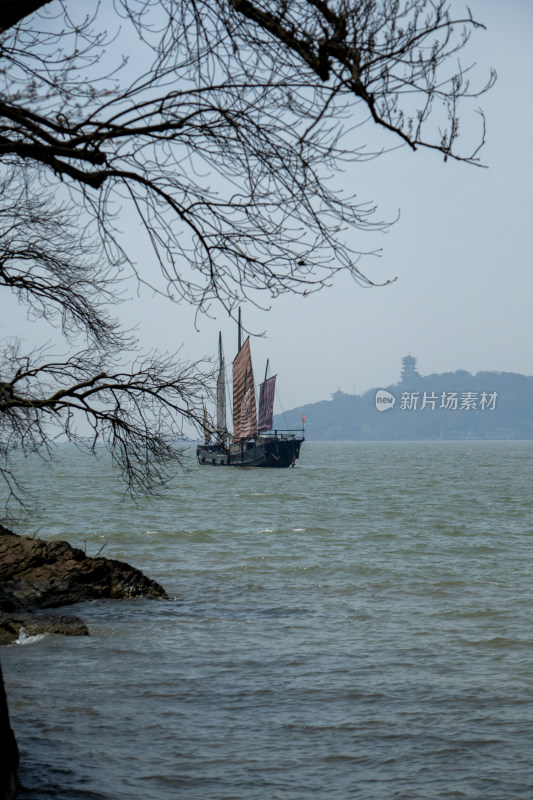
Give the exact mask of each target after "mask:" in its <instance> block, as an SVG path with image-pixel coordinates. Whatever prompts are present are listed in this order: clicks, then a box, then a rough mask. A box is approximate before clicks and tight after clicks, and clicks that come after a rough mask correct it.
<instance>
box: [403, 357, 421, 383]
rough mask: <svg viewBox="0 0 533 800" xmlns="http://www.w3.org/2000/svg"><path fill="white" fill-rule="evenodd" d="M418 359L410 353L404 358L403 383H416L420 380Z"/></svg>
mask: <svg viewBox="0 0 533 800" xmlns="http://www.w3.org/2000/svg"><path fill="white" fill-rule="evenodd" d="M416 362H417V359H416V358H415V357H414V356H412V355H411V353H409V355H408V356H404V358H402V374H401V377H400V382H401V383H415V381H417V380H418V379H419V378H420V375H419V372H418V370H417V368H416Z"/></svg>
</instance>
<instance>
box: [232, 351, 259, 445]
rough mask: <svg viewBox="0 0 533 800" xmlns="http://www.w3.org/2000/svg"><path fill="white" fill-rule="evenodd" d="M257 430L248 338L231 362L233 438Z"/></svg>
mask: <svg viewBox="0 0 533 800" xmlns="http://www.w3.org/2000/svg"><path fill="white" fill-rule="evenodd" d="M256 430H257V411H256V407H255V391H254V374H253V370H252V356H251V354H250V338H249V337H248V339H246V341H245V343H244V344H243V346H242V347H241V349H240V350H239V352H238V353H237V356H236V358H235V361H234V362H233V438H234V440H235V441H238V440H239V439H245V438H247V437H249V436H253V434H254V433H255V432H256Z"/></svg>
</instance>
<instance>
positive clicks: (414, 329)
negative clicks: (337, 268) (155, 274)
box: [134, 0, 533, 410]
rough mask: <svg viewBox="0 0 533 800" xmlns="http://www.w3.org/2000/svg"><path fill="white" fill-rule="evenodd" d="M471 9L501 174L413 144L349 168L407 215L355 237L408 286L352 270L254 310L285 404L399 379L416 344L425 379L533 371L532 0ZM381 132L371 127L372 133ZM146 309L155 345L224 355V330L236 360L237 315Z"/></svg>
mask: <svg viewBox="0 0 533 800" xmlns="http://www.w3.org/2000/svg"><path fill="white" fill-rule="evenodd" d="M470 5H471V7H472V10H473V12H474V15H475V16H476V17H477V18H478V19H480V20H481V21H482V22H484V23H485V24H486V25H487V30H486V31H478V32H476V33H475V34H474V35H473V37H472V39H471V42H470V44H469V46H468V47H469V50H468V56H469V57H470V58H469V59H467V58H466V56H465V57H464V62H465V63H466V61H470V60H473V61H475V62H476V63H477V64H478V65H479V71H480V72H479V74H484V75H487V76H488V73H489V69H490V67H491V66H494V67H495V69H496V70H497V73H498V81H497V83H496V85H495V87H494V88H493V89H492V91H491V92H490V93H489V94H488V95H486V96H484V97H483V98H481V99H480V100H479V101H474V103H473V105H472V107H471V108H470V109H468V110H467V109H466V108H465V110H464V114H463V120H464V124H465V125H466V124H467V119H466V118H467V117H468V118H469V120H468V122H469V123H471V124H473V125H474V124H478V119H477V117H476V115H475V113H474V111H473V109H475V108H476V107H478V106H479V105H481V106H482V107H483V109H484V111H485V114H486V117H487V126H488V133H487V145H486V147H485V148H484V150H483V151H482V159H483V161H484V163H486V164H487V165H488V169H479V168H476V167H472V166H468V165H466V164H458V163H453V162H449V161H448V162H447V163H444V161H443V159H442V157H440V156H439V155H437V154H435V153H431V152H423V151H418V152H417V153H412V152H410V151H409V150H407V149H406V148H404V149H401V150H395V151H394V152H391V153H388V154H386V155H384V156H382V157H381V158H380V159H378V160H375V161H372V162H369V163H368V164H366V165H360V164H359V165H358V164H355V165H353V167H352V168H351V171H350V173H349V174H345V175H344V176H339V181H340V182H342V184H343V185H345V186H347V187H348V188H352V189H354V190H355V191H356V192H357V194H358V196H359V198H360V199H361V200H362V201H367V200H372V201H374V202H375V203H377V204H378V206H379V209H380V212H379V214H380V217H381V218H387V219H392V218H394V217H395V216H396V214H397V213H398V211H399V212H400V219H399V221H398V222H397V223H396V224H395V225H394V226H393V227H392V229H391V230H390V232H389V233H388V234H387V235H379V234H366V233H359V232H354V234H353V239H352V240H351V241H353V243H354V244H355V246H357V247H359V248H360V249H361V250H363V249H372V248H374V247H382V248H383V250H382V256H381V258H380V259H379V260H378V259H373V258H367V259H366V260H365V261H363V262H362V264H361V268H362V270H363V271H366V273H367V274H368V275H369V276H370V277H372V278H373V279H375V280H376V281H381V280H386V279H387V278H394V277H397V281H396V282H395V283H393V284H392V285H390V286H388V287H385V288H375V289H370V290H369V289H361V288H360V287H359V286H357V285H356V284H355V283H353V282H352V281H350V280H348V279H347V278H345V277H341V278H339V279H338V280H337V281H336V283H335V284H334V285H333V287H332V288H330V289H326V290H324V291H323V292H321V293H320V294H318V295H315V296H313V297H308V298H305V299H304V298H298V297H285V298H281V299H279V300H277V301H275V302H274V303H273V305H272V309H271V310H270V311H269V312H268V313H260V312H258V311H257V310H255V309H254V308H253V307H249V308H244V309H243V314H244V316H245V319H246V322H247V324H248V326H249V327H250V328H251V329H253V330H256V331H265V332H266V338H265V339H258V340H254V341H253V342H252V352H253V355H254V364H255V372H256V380H257V379H259V377H260V376H261V374H262V371H263V370H264V364H265V360H266V357H267V356H268V357H269V358H270V360H271V366H272V369H273V371H275V372H277V373H278V375H279V378H278V391H279V396H280V399H281V402H282V405H283V407H284V409H285V410H288V409H290V408H293V407H295V406H299V405H303V404H305V403H310V402H315V401H318V400H323V399H328V398H329V397H330V396H331V394H332V392H334V391H335V390H336V389H337V388H338V387H340V388H341V389H342V391H344V392H348V393H353V392H356V393H360V392H363V391H365V390H367V389H370V388H372V387H375V386H383V385H388V384H390V383H395V382H396V381H397V380H398V379H399V375H400V366H401V358H402V357H403V356H404V355H406V354H407V353H409V352H411V354H412V355H414V356H416V357H417V358H418V366H419V371H420V372H421V373H422V374H429V373H432V372H445V371H450V370H456V369H466V370H468V371H470V372H478V371H480V370H498V371H514V372H522V373H525V374H528V375H530V374H532V373H533V352H532V350H533V348H532V340H533V313H532V311H531V306H532V298H533V270H532V266H533V264H532V261H533V259H532V255H533V246H532V237H531V233H532V228H533V202H532V196H533V192H532V177H533V176H532V148H531V140H532V136H533V110H532V104H531V86H532V85H533V49H532V48H531V32H532V31H533V3H532V2H530V0H510V1H509V0H508V2H505V3H502V2H499V1H498V0H477V2H473V3H470ZM454 6H455V7H456V8H457V9H460V8H463V7H464V6H463V4H462V3H460V2H456V3H454ZM374 131H375V128H373V127H372V126H370V125H369V126H368V127H366V128H365V129H364V132H365V135H366V137H367V140H368V141H371V138H370V137H372V136H373V135H374ZM468 132H469V131H465V133H468ZM134 305H135V306H136V305H137V304H134ZM143 308H144V309H145V314H146V316H145V324H143V326H142V330H143V338H145V339H147V340H149V341H150V342H151V343H154V344H157V345H158V346H160V347H171V346H172V344H173V343H175V344H178V343H179V342H185V347H184V354H185V355H187V356H189V355H190V356H193V357H197V356H200V355H203V354H204V353H206V352H209V351H213V352H214V351H215V350H216V341H217V332H218V330H219V328H221V329H222V332H223V336H224V342H225V351H226V356H227V360H231V358H233V356H234V353H235V346H236V332H235V330H234V326H233V325H232V323H231V321H230V320H228V319H227V318H224V317H221V318H220V319H219V320H217V321H209V320H205V319H203V320H200V326H201V330H200V332H199V333H191V320H192V316H191V314H190V312H188V310H187V309H185V308H182V307H178V308H172V307H167V305H166V304H165V303H164V302H163V301H156V300H154V301H152V312H153V313H150V304H147V303H146V302H145V303H143ZM172 339H173V340H174V342H172V341H171V340H172Z"/></svg>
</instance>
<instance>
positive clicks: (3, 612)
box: [0, 525, 167, 644]
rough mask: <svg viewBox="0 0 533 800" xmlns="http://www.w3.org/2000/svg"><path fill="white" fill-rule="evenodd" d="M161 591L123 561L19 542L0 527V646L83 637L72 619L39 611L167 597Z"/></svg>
mask: <svg viewBox="0 0 533 800" xmlns="http://www.w3.org/2000/svg"><path fill="white" fill-rule="evenodd" d="M166 596H167V595H166V593H165V590H164V589H163V587H162V586H160V585H159V584H158V583H156V581H153V580H151V579H150V578H147V577H146V575H144V574H143V573H142V572H141V571H140V570H138V569H135V568H134V567H131V566H130V565H129V564H125V563H124V562H122V561H115V560H113V559H108V558H103V557H101V556H100V557H97V558H92V557H90V556H87V555H86V554H85V553H84V552H83V550H80V549H79V548H76V547H71V545H69V544H68V543H67V542H53V541H50V542H48V541H43V540H42V539H35V538H29V537H26V536H19V535H17V534H16V533H13V532H12V531H10V530H8V529H7V528H4V527H3V526H2V525H0V644H9V643H10V642H12V641H14V640H16V639H17V638H18V637H19V635H20V631H21V628H24V630H25V631H26V633H27V634H29V635H32V634H38V633H59V634H64V635H76V636H87V635H88V634H89V631H88V629H87V626H86V625H85V623H84V622H83V621H82V620H81V619H79V617H74V616H72V615H70V614H51V613H47V612H46V613H43V612H42V611H41V610H40V609H44V608H58V607H59V606H66V605H71V604H72V603H79V602H81V601H83V600H95V599H101V598H116V599H118V598H133V597H153V598H164V597H166Z"/></svg>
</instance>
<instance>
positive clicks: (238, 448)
mask: <svg viewBox="0 0 533 800" xmlns="http://www.w3.org/2000/svg"><path fill="white" fill-rule="evenodd" d="M303 441H304V439H303V437H301V438H297V437H296V436H258V437H257V438H255V439H249V440H248V441H245V442H234V443H233V444H230V445H229V446H228V447H224V446H223V445H219V444H213V445H209V444H206V445H198V447H197V448H196V456H197V458H198V463H199V464H200V466H213V467H267V468H274V469H276V468H277V469H280V468H281V469H282V468H284V467H290V466H294V464H295V462H296V460H297V459H298V458H299V457H300V445H301V444H302V442H303Z"/></svg>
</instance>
